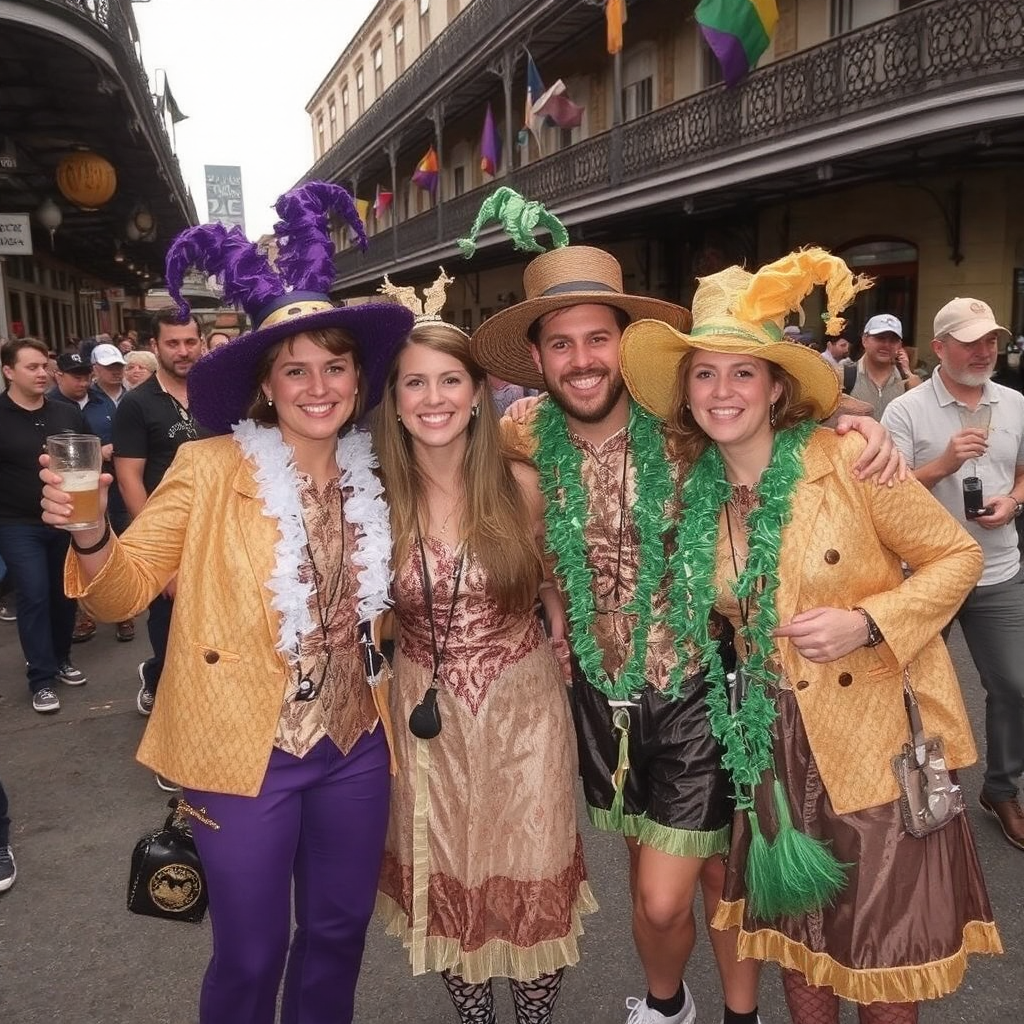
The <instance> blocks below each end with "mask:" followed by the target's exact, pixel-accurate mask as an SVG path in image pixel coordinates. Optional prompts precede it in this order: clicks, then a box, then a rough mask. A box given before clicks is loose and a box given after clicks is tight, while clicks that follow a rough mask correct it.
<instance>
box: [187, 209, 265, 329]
mask: <svg viewBox="0 0 1024 1024" xmlns="http://www.w3.org/2000/svg"><path fill="white" fill-rule="evenodd" d="M191 267H195V268H197V269H198V270H202V271H205V272H206V273H207V274H215V275H216V276H217V278H218V279H219V280H220V281H221V283H222V284H223V285H224V299H225V301H226V302H228V303H230V304H231V305H233V306H242V307H243V308H244V309H245V311H246V312H247V313H249V314H252V313H255V312H256V311H257V310H260V309H262V308H263V307H264V306H265V305H266V304H267V303H268V302H269V301H270V300H271V299H273V298H275V297H276V296H278V295H283V294H284V284H283V283H282V281H281V279H280V278H279V277H278V276H277V274H275V273H274V271H273V269H272V268H271V266H270V262H269V261H268V260H267V257H266V256H265V255H264V254H263V253H261V252H260V251H259V249H257V248H256V246H255V245H254V244H253V243H252V242H250V241H249V240H248V239H247V238H246V237H245V235H243V234H242V230H241V228H239V227H238V226H237V225H236V226H235V227H232V228H231V230H230V231H228V230H227V229H226V228H225V227H224V225H223V224H201V225H200V226H199V227H195V228H187V229H186V230H185V231H182V232H181V234H180V235H178V237H177V238H176V239H175V240H174V242H173V243H172V244H171V247H170V249H169V250H168V251H167V290H168V292H169V293H170V295H171V298H173V299H174V301H175V304H176V305H177V307H178V311H179V313H181V315H182V317H183V318H184V317H188V316H189V315H190V314H191V310H190V308H189V305H188V303H187V302H186V301H185V300H184V299H183V298H182V297H181V286H182V283H183V282H184V280H185V274H186V273H187V272H188V270H189V269H190V268H191Z"/></svg>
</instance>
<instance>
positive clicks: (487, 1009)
mask: <svg viewBox="0 0 1024 1024" xmlns="http://www.w3.org/2000/svg"><path fill="white" fill-rule="evenodd" d="M441 980H442V981H443V982H444V986H445V988H446V989H448V995H449V996H451V1000H452V1003H454V1005H455V1010H456V1012H457V1013H458V1015H459V1024H497V1021H498V1018H497V1017H495V1015H494V992H493V991H492V989H491V983H490V981H489V980H488V981H485V982H483V983H482V984H479V985H473V984H471V983H470V982H468V981H466V980H464V979H463V978H461V977H460V976H459V975H458V974H452V972H451V971H442V972H441Z"/></svg>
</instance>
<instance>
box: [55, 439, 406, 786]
mask: <svg viewBox="0 0 1024 1024" xmlns="http://www.w3.org/2000/svg"><path fill="white" fill-rule="evenodd" d="M263 512H264V507H263V503H262V501H261V500H260V498H259V494H258V489H257V484H256V480H255V478H254V476H253V466H252V464H251V463H250V462H249V461H248V460H246V459H245V457H244V456H243V454H242V451H241V449H240V448H239V446H238V444H237V443H236V442H235V441H234V440H233V438H231V437H216V438H211V439H209V440H205V441H196V442H193V443H192V444H187V445H183V446H182V447H181V448H180V449H179V451H178V454H177V455H176V456H175V459H174V462H173V463H172V465H171V467H170V469H169V470H168V471H167V474H166V476H165V477H164V480H163V482H162V483H161V484H160V486H159V487H158V488H157V489H156V490H155V491H154V492H153V494H152V496H151V497H150V499H149V500H148V501H147V502H146V506H145V508H144V509H143V510H142V513H141V515H139V517H138V518H137V519H136V520H135V521H134V522H133V523H132V525H131V526H130V527H129V528H128V530H126V531H125V533H124V534H123V535H122V536H121V537H120V538H116V537H115V538H114V539H113V552H112V554H111V557H110V560H109V561H108V562H107V564H106V565H105V566H104V567H103V569H102V571H101V572H100V573H99V574H98V575H97V577H96V578H95V579H94V580H93V581H92V583H91V584H89V585H86V584H85V583H84V581H83V579H82V577H81V575H80V573H79V564H78V560H77V558H76V557H75V555H74V552H73V551H69V553H68V558H67V562H66V564H65V567H64V587H65V592H66V593H67V595H68V596H69V597H77V598H84V599H85V603H86V605H87V607H88V608H89V610H90V612H91V613H92V614H94V615H95V616H96V617H97V618H99V619H101V620H104V621H107V622H119V621H121V620H123V619H128V618H131V617H132V616H133V615H137V614H139V613H140V612H141V611H143V610H144V609H145V608H146V606H147V605H148V604H149V603H150V602H151V601H152V600H153V598H154V597H156V595H157V594H159V593H160V592H161V591H162V590H163V588H164V587H165V586H166V585H167V583H168V581H169V580H170V579H171V577H173V576H174V575H175V574H177V591H176V595H175V600H174V615H173V617H172V619H171V631H170V638H169V641H168V645H167V659H166V662H165V664H164V670H163V673H162V674H161V676H160V695H159V699H158V700H157V701H156V703H155V705H154V708H153V713H152V715H151V716H150V719H149V722H148V724H147V726H146V731H145V734H144V735H143V737H142V743H141V744H140V746H139V750H138V754H137V758H138V760H139V761H140V762H141V763H142V764H144V765H146V766H147V767H149V768H151V769H153V770H154V771H156V772H159V773H160V774H161V775H163V776H165V777H166V778H169V779H172V780H173V781H174V782H177V783H179V784H180V785H182V786H185V787H187V788H190V789H204V790H210V791H213V792H218V793H233V794H237V795H240V796H255V795H256V794H257V793H258V792H259V789H260V785H261V784H262V782H263V777H264V775H265V773H266V769H267V763H268V762H269V760H270V754H271V751H272V749H273V744H274V735H275V732H276V729H277V725H278V720H279V717H280V714H281V705H282V701H283V699H284V692H285V687H286V685H287V683H288V679H289V677H290V674H291V673H294V669H293V668H292V667H291V666H290V665H289V663H288V660H287V659H286V658H285V656H284V655H283V654H282V653H281V652H279V651H278V650H277V649H276V646H277V640H278V622H279V616H278V612H277V611H275V609H274V608H273V607H272V605H271V598H272V594H271V592H270V591H269V590H268V589H267V587H266V585H265V584H266V582H267V581H268V580H269V579H270V578H271V575H272V573H273V571H274V567H275V552H274V546H275V544H276V543H277V541H278V539H279V533H278V528H277V524H276V521H275V520H274V519H272V518H269V517H267V516H265V515H264V514H263ZM373 699H374V704H375V705H376V708H377V713H378V714H379V716H380V721H381V725H382V727H383V729H384V732H385V736H386V737H387V740H388V745H389V747H390V748H391V749H392V750H393V749H394V747H393V744H392V742H391V721H390V718H389V717H388V693H387V683H386V680H384V681H382V683H381V685H380V686H378V687H376V688H375V689H374V691H373ZM392 771H394V761H393V759H392Z"/></svg>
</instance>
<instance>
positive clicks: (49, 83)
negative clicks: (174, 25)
mask: <svg viewBox="0 0 1024 1024" xmlns="http://www.w3.org/2000/svg"><path fill="white" fill-rule="evenodd" d="M2 14H3V12H2V11H0V153H2V151H3V147H4V145H5V140H6V144H7V146H8V147H11V146H13V151H14V154H15V156H16V160H17V166H16V168H14V169H13V170H5V169H3V168H0V212H4V213H29V214H32V213H34V211H35V210H36V209H38V207H39V205H40V204H41V203H42V202H43V201H44V200H45V199H46V198H48V197H49V198H51V199H53V200H54V201H55V202H56V203H57V204H58V205H59V207H60V209H61V213H62V214H63V218H64V220H63V224H62V225H61V227H60V228H59V229H58V230H57V232H56V235H55V242H54V248H53V255H54V256H55V257H56V258H57V259H59V260H61V261H62V262H64V263H67V264H69V265H70V266H72V267H74V268H77V269H78V270H80V271H82V272H83V273H85V274H87V275H89V276H90V277H95V278H96V280H97V281H98V282H107V283H109V284H113V285H122V286H125V287H128V288H131V289H133V290H138V289H139V279H138V277H137V276H136V274H134V273H133V272H131V271H129V270H128V269H127V262H128V261H133V262H135V263H136V265H148V266H149V268H150V270H151V272H152V273H153V279H154V280H155V279H157V278H158V277H159V276H160V274H162V268H163V255H164V252H165V249H166V246H167V244H168V242H169V241H170V239H171V238H173V236H174V235H175V234H176V233H177V232H178V231H180V230H182V229H183V228H185V227H187V226H188V224H189V216H190V215H191V216H192V217H193V218H194V209H192V204H191V199H190V198H189V197H188V195H187V192H186V191H185V189H184V185H183V183H182V181H181V178H180V174H179V172H178V170H177V166H176V162H171V160H172V159H173V158H171V159H168V158H169V157H170V154H169V147H168V150H167V154H166V156H164V157H161V155H159V154H158V153H157V152H155V147H154V145H153V144H152V142H151V141H150V139H149V137H148V136H147V131H151V130H152V125H151V126H150V127H149V128H147V127H146V126H145V125H144V124H143V123H142V122H141V121H140V118H139V116H138V114H137V109H138V108H137V106H136V103H138V102H140V101H141V102H144V103H151V102H152V100H151V98H150V96H149V93H148V88H147V89H146V92H145V94H144V96H141V97H140V93H141V92H142V88H143V84H142V80H141V78H139V79H134V78H131V79H130V80H129V81H125V80H124V79H122V78H120V77H119V76H117V75H114V74H112V73H111V71H110V69H109V67H106V66H104V65H103V64H102V63H101V62H100V61H99V60H97V59H96V58H95V57H94V56H93V55H92V54H90V53H89V52H88V51H87V50H86V49H84V48H82V47H80V46H78V45H76V43H75V42H73V41H72V37H75V38H80V36H81V32H80V28H81V24H80V23H82V22H83V21H86V20H87V19H84V18H83V17H82V16H80V15H77V16H76V15H74V14H70V13H69V14H67V15H66V17H67V19H68V22H69V25H71V27H72V28H73V29H75V30H77V31H74V32H70V33H69V34H68V35H67V36H62V35H60V34H55V33H53V32H52V31H44V30H41V29H36V28H33V27H30V26H28V25H26V24H23V23H19V22H17V21H14V22H11V21H5V20H3V18H2ZM76 20H77V22H78V23H79V24H74V21H76ZM88 29H89V30H90V31H91V32H97V31H100V32H101V31H102V30H101V29H99V27H98V26H94V25H89V26H88ZM104 41H105V43H106V44H107V46H108V47H111V46H113V47H116V46H117V43H116V42H114V41H113V40H112V39H110V38H109V37H108V38H107V39H106V40H104ZM131 58H132V60H134V54H132V55H131ZM135 67H137V65H133V64H132V62H131V61H128V69H127V71H126V74H127V73H128V72H130V71H131V70H134V69H135ZM133 99H134V100H135V102H133ZM157 127H159V126H157ZM78 149H89V150H93V151H95V152H96V153H98V154H100V155H101V156H103V157H105V158H106V159H107V160H108V161H110V163H111V164H112V165H113V166H114V169H115V171H116V173H117V191H116V192H115V194H114V197H113V198H112V199H111V200H110V202H109V203H107V204H106V205H105V206H104V207H102V208H101V209H99V210H91V211H90V210H83V209H79V208H77V207H75V206H74V205H73V204H72V203H70V202H69V201H68V200H67V199H65V198H64V197H63V196H62V195H61V194H60V191H59V189H58V188H57V184H56V170H57V166H58V164H59V163H60V161H61V159H62V157H64V156H66V155H67V154H68V153H70V152H72V151H74V150H78ZM168 163H170V166H168ZM137 203H144V204H145V205H146V207H148V209H149V210H150V212H151V213H152V215H153V217H154V218H155V221H156V238H155V240H154V241H151V242H149V243H145V242H135V243H132V242H129V241H127V240H125V235H124V229H125V224H126V222H127V220H128V218H129V215H130V214H131V212H132V210H133V209H134V208H135V206H136V204H137ZM32 234H33V244H34V248H35V251H36V252H43V251H45V252H50V240H49V237H48V235H47V232H46V231H44V230H43V228H42V227H41V226H40V225H39V224H38V223H37V222H36V219H35V217H34V216H33V217H32ZM115 239H121V240H122V241H123V242H124V247H125V248H124V251H125V254H126V257H127V259H126V261H125V262H124V263H118V262H115V261H114V259H113V256H114V241H115ZM151 283H152V282H151Z"/></svg>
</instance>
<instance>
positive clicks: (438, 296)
mask: <svg viewBox="0 0 1024 1024" xmlns="http://www.w3.org/2000/svg"><path fill="white" fill-rule="evenodd" d="M439 269H440V271H441V273H440V274H439V275H438V278H437V280H436V281H435V282H434V283H433V284H432V285H431V286H430V287H429V288H424V289H423V298H420V296H419V295H418V294H417V293H416V289H415V288H413V287H412V286H410V285H400V284H392V283H391V279H390V278H389V277H388V275H387V274H385V275H384V283H383V284H382V285H381V286H380V287H379V288H378V289H377V291H378V293H379V294H381V295H385V296H387V297H388V298H389V299H391V300H392V301H393V302H397V303H398V304H399V305H400V306H405V308H406V309H407V310H409V312H411V313H412V314H413V316H414V317H415V318H416V323H417V324H427V323H430V324H444V326H445V327H450V328H451V329H452V330H453V331H458V332H459V333H460V334H465V333H466V332H465V331H463V330H462V329H461V328H459V327H456V326H455V325H454V324H450V323H448V322H447V321H445V320H444V319H443V318H442V316H441V310H442V309H444V306H445V302H446V300H447V293H448V285H450V284H452V283H453V282H454V281H455V278H454V277H449V276H448V275H447V274H446V273H445V272H444V267H440V268H439Z"/></svg>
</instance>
